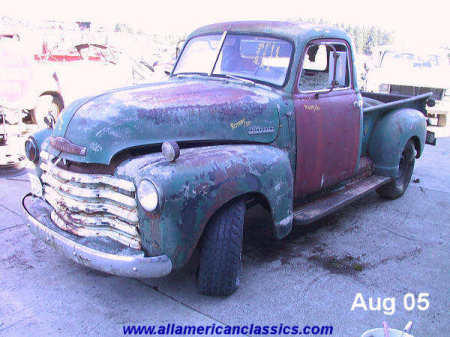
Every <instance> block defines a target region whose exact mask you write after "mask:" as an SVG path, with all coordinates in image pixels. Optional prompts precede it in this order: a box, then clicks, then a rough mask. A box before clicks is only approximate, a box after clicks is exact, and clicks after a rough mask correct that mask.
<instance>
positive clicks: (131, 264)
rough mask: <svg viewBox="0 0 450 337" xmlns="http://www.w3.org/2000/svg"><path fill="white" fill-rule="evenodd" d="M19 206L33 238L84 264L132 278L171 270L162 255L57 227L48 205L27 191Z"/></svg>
mask: <svg viewBox="0 0 450 337" xmlns="http://www.w3.org/2000/svg"><path fill="white" fill-rule="evenodd" d="M22 206H23V209H24V212H25V215H26V216H27V218H28V220H29V221H28V226H29V228H30V231H31V232H32V233H33V234H34V235H35V236H36V237H38V238H39V239H41V240H42V241H44V242H45V243H46V244H48V245H49V246H52V247H53V248H55V249H56V250H57V251H59V252H61V253H62V254H63V255H64V256H66V257H67V258H70V259H71V260H73V261H75V262H77V263H79V264H82V265H84V266H86V267H89V268H92V269H96V270H100V271H102V272H105V273H108V274H113V275H118V276H125V277H135V278H156V277H163V276H165V275H167V274H169V273H170V272H171V270H172V262H171V261H170V259H169V258H168V257H167V256H166V255H161V256H152V257H146V256H144V253H143V252H142V251H140V250H136V249H132V248H129V247H126V246H124V245H122V244H120V243H118V242H116V241H114V240H111V239H109V238H104V237H98V238H82V237H78V236H75V235H73V234H71V233H68V232H65V231H63V230H61V229H59V228H58V227H57V226H55V225H54V224H53V222H52V221H51V219H50V211H51V209H52V208H51V206H50V205H48V204H47V203H46V202H45V201H44V200H42V199H40V198H36V197H34V196H32V195H31V194H27V195H26V196H25V197H24V198H23V200H22Z"/></svg>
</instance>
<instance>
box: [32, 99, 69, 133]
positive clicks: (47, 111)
mask: <svg viewBox="0 0 450 337" xmlns="http://www.w3.org/2000/svg"><path fill="white" fill-rule="evenodd" d="M61 110H62V104H61V102H60V100H59V99H58V97H56V96H53V95H42V96H39V98H38V101H37V103H36V107H35V108H34V109H33V110H32V111H31V120H32V121H33V123H35V124H37V125H38V126H40V127H46V124H45V122H44V118H45V117H47V116H48V115H51V116H52V117H53V118H54V120H56V118H57V117H58V116H59V114H60V113H61Z"/></svg>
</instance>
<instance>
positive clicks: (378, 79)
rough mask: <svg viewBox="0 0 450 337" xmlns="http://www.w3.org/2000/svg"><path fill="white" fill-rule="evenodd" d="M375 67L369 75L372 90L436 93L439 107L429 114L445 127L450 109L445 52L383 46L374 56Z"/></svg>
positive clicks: (449, 82) (368, 80)
mask: <svg viewBox="0 0 450 337" xmlns="http://www.w3.org/2000/svg"><path fill="white" fill-rule="evenodd" d="M374 58H375V59H374V62H373V68H372V69H370V70H369V71H368V73H367V75H366V77H367V87H368V90H369V91H374V92H381V93H390V94H393V95H419V94H422V93H426V92H432V93H433V95H432V98H433V99H434V100H435V103H436V104H435V106H433V107H430V109H429V110H428V116H429V117H433V118H436V119H437V125H438V126H445V125H446V123H447V115H448V113H449V112H450V80H449V77H448V76H449V74H450V65H449V60H448V57H447V55H446V53H444V52H440V51H433V52H421V53H420V54H419V53H415V52H412V51H408V50H406V51H398V50H395V49H393V48H381V49H380V50H378V51H377V52H376V53H375V55H374Z"/></svg>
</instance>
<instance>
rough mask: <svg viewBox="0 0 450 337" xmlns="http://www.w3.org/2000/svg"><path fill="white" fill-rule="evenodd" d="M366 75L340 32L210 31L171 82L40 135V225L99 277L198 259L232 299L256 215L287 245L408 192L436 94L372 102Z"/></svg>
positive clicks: (111, 98)
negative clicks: (374, 198) (301, 230)
mask: <svg viewBox="0 0 450 337" xmlns="http://www.w3.org/2000/svg"><path fill="white" fill-rule="evenodd" d="M356 78H357V76H356V71H355V69H354V54H353V47H352V41H351V40H350V38H349V37H348V36H347V35H346V33H345V32H343V31H340V30H336V29H332V28H326V27H325V28H324V27H319V26H310V25H298V24H293V23H286V22H273V21H251V22H229V23H220V24H213V25H208V26H205V27H202V28H199V29H197V30H196V31H194V32H193V33H192V34H191V35H189V36H188V38H187V39H186V42H185V43H184V45H183V48H182V50H181V53H180V55H179V56H178V58H177V61H176V63H175V65H174V67H173V70H172V72H171V74H170V77H169V79H168V80H167V81H165V82H162V83H152V84H143V85H138V86H132V87H126V88H120V89H116V90H112V91H109V92H106V93H104V94H101V95H97V96H95V97H89V98H83V99H80V100H78V101H75V102H74V103H72V104H71V105H70V106H68V107H66V108H65V109H64V110H63V112H62V114H61V116H60V117H59V118H58V120H57V121H56V124H55V125H54V126H53V127H52V128H47V129H45V130H42V131H39V132H37V133H35V134H34V135H33V136H32V137H30V138H29V139H28V141H27V142H26V144H25V147H26V153H27V157H28V159H29V160H30V161H32V162H33V163H35V170H34V173H33V174H31V175H30V182H31V193H29V194H28V195H26V196H25V197H24V199H23V207H24V210H25V213H26V215H27V217H28V219H29V226H30V230H31V231H32V232H33V233H34V234H35V235H36V236H38V237H39V238H41V239H42V240H44V241H45V242H47V243H48V244H49V245H50V246H53V247H54V248H56V249H57V250H59V251H60V252H62V253H63V254H64V255H65V256H67V257H68V258H70V259H72V260H74V261H76V262H78V263H80V264H82V265H84V266H87V267H90V268H94V269H97V270H100V271H103V272H106V273H111V274H115V275H121V276H127V277H136V278H156V277H162V276H165V275H167V274H169V273H171V272H172V271H174V270H178V269H180V268H181V267H183V266H184V265H185V264H186V263H187V262H188V261H189V259H190V258H191V256H192V253H193V252H194V250H195V249H196V248H198V249H199V252H200V260H199V267H198V273H197V286H198V289H199V291H200V293H202V294H207V295H216V296H224V295H229V294H231V293H233V292H234V291H235V290H236V289H237V287H238V286H239V277H240V273H241V266H242V262H241V256H242V237H243V225H244V214H245V212H246V209H247V208H248V207H251V206H252V205H255V204H260V205H262V206H263V207H265V208H266V209H267V210H268V214H270V217H271V219H272V221H271V223H272V225H271V226H272V228H271V230H272V231H273V233H274V236H275V237H276V238H277V239H282V238H284V237H285V236H286V235H288V234H289V233H290V231H291V229H292V227H293V226H294V225H297V226H301V225H305V224H309V223H312V222H314V221H316V220H317V219H319V218H321V217H323V216H325V215H328V214H330V213H331V212H333V211H335V210H336V209H339V208H340V207H343V206H345V205H347V204H349V203H350V202H352V201H353V200H355V199H357V198H359V197H361V196H363V195H364V194H366V193H368V192H370V191H373V190H375V191H376V192H377V193H378V194H379V195H380V196H381V197H383V198H389V199H395V198H398V197H400V196H401V195H402V194H403V193H404V192H405V190H406V189H407V187H408V183H409V181H410V179H411V175H412V172H413V168H414V162H415V159H416V158H419V157H420V156H421V154H422V152H423V150H424V146H425V143H426V140H427V136H426V135H427V131H426V124H427V122H426V117H425V116H426V104H427V102H428V101H429V100H430V96H431V95H432V94H431V93H424V94H422V95H419V96H415V97H406V98H405V97H404V96H401V97H400V96H396V95H390V94H374V93H365V92H361V91H360V90H359V89H358V83H357V81H356ZM428 136H429V137H428V142H433V139H432V137H431V136H432V134H429V135H428Z"/></svg>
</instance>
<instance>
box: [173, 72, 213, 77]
mask: <svg viewBox="0 0 450 337" xmlns="http://www.w3.org/2000/svg"><path fill="white" fill-rule="evenodd" d="M172 76H175V77H187V76H208V74H207V73H196V72H192V73H191V72H189V73H177V74H173V75H172Z"/></svg>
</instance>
